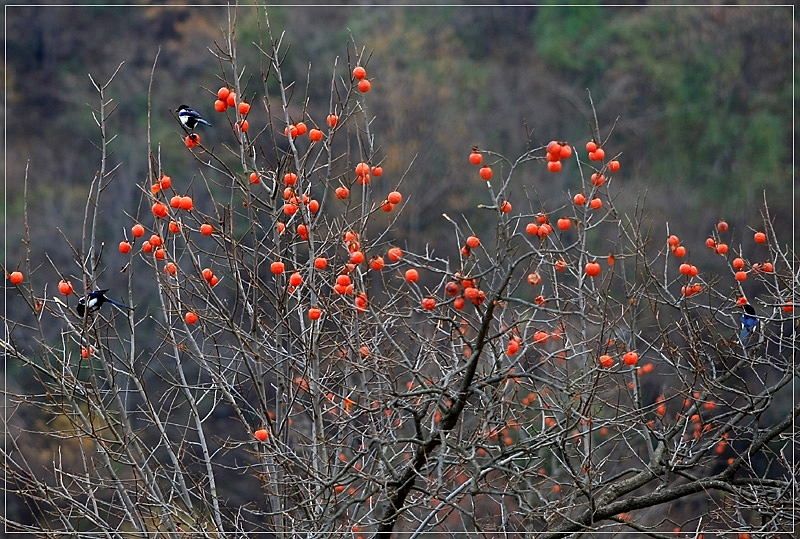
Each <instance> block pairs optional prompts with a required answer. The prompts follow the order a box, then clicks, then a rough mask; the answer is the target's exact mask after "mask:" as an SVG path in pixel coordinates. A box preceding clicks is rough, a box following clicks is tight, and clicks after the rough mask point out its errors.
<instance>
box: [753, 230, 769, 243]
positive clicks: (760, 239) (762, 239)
mask: <svg viewBox="0 0 800 539" xmlns="http://www.w3.org/2000/svg"><path fill="white" fill-rule="evenodd" d="M753 240H755V242H756V243H767V235H766V234H764V233H763V232H756V233H755V234H753Z"/></svg>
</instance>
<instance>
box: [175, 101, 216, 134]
mask: <svg viewBox="0 0 800 539" xmlns="http://www.w3.org/2000/svg"><path fill="white" fill-rule="evenodd" d="M178 119H179V120H180V121H181V125H182V126H183V127H184V128H188V129H189V131H194V128H195V127H197V124H204V125H207V126H208V127H211V124H210V123H208V122H207V121H205V120H204V119H203V117H202V116H200V113H199V112H197V111H196V110H194V109H193V108H191V107H188V106H186V105H181V106H180V107H178Z"/></svg>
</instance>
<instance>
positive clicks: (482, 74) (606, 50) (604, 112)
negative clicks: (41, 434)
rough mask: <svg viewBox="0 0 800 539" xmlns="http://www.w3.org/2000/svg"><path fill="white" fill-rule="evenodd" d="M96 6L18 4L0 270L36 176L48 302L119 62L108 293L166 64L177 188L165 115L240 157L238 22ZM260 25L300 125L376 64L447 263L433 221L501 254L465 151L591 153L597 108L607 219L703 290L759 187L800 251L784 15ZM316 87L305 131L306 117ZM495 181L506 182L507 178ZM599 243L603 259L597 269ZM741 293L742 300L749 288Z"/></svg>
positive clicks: (258, 105) (419, 236) (255, 62)
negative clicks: (223, 98)
mask: <svg viewBox="0 0 800 539" xmlns="http://www.w3.org/2000/svg"><path fill="white" fill-rule="evenodd" d="M97 4H98V5H96V6H84V7H57V6H47V7H44V6H35V5H31V6H15V7H7V8H6V26H5V31H6V35H5V39H6V47H7V49H6V52H7V54H6V63H5V66H4V69H5V76H6V80H7V84H6V101H7V106H6V108H5V110H4V115H5V121H6V128H7V131H6V140H5V143H6V153H5V156H4V158H5V161H4V162H3V166H4V167H5V172H6V205H4V207H3V218H4V222H5V232H6V236H5V237H6V241H7V244H6V246H5V248H6V255H7V256H6V260H5V264H6V266H7V268H8V269H9V271H12V270H13V269H16V268H17V266H18V265H19V264H23V263H24V259H25V247H24V245H23V243H22V242H21V241H20V240H21V239H22V238H23V237H24V233H25V232H24V222H23V214H22V211H23V178H24V171H25V167H26V163H28V162H29V163H30V165H29V167H30V168H29V182H28V211H29V215H30V227H31V228H30V234H31V240H32V248H33V250H34V258H33V260H32V266H33V267H39V270H38V271H37V274H36V275H35V276H34V277H33V280H34V285H35V286H37V290H39V291H40V290H41V287H42V286H43V285H44V284H45V283H49V292H48V295H51V296H52V295H53V294H54V293H55V290H54V288H55V284H56V283H57V282H58V279H59V277H58V275H57V273H56V272H55V271H53V269H52V267H51V266H50V264H49V262H47V260H46V258H45V254H46V255H48V256H49V258H50V259H51V260H52V261H53V262H54V263H55V265H56V266H58V267H59V269H60V270H61V271H62V272H63V273H64V274H66V275H68V276H70V277H72V278H73V279H74V278H75V276H76V275H78V274H77V273H76V269H77V266H75V264H74V262H73V260H72V253H71V251H70V250H69V247H68V246H67V245H66V243H65V242H64V240H63V239H62V237H61V235H60V233H59V230H60V231H63V233H64V234H65V235H66V236H67V237H69V238H70V239H71V240H72V241H73V242H77V243H78V245H79V244H80V235H81V230H82V223H83V215H84V208H85V204H86V196H87V191H88V186H89V185H90V183H91V180H92V178H93V177H94V175H95V174H96V172H97V169H98V167H99V158H100V155H99V152H98V151H97V150H96V148H95V146H94V144H97V143H98V140H99V132H98V129H97V128H96V126H95V124H94V121H93V119H92V116H91V112H90V108H89V107H90V106H91V107H95V108H96V107H97V104H98V96H97V94H96V92H95V91H94V90H93V88H92V86H91V82H90V80H89V77H88V74H91V75H92V77H93V78H94V79H95V80H96V81H98V82H101V83H102V82H105V81H106V80H107V79H108V77H109V76H110V75H111V74H112V73H113V72H114V70H115V69H116V68H117V66H118V65H119V64H120V62H124V66H123V67H122V69H121V70H120V72H119V74H118V75H117V77H116V79H115V81H114V83H113V85H112V86H111V87H110V88H109V90H108V93H107V96H108V97H110V98H113V99H114V103H115V104H117V105H118V108H117V110H116V111H115V113H114V114H113V116H112V117H111V119H110V122H109V129H110V133H111V134H118V138H117V139H116V140H115V141H114V142H113V143H112V145H111V148H112V150H113V155H112V156H111V159H110V161H111V162H110V167H113V166H116V165H117V164H121V165H120V166H119V168H118V169H117V171H116V173H115V177H114V180H113V182H112V183H111V187H110V188H109V192H108V193H106V194H105V195H104V196H103V201H104V204H103V212H102V222H101V223H100V227H99V229H98V231H97V232H98V242H105V244H106V249H105V252H104V255H103V261H104V265H105V266H106V267H107V268H108V271H106V273H104V274H103V275H102V277H101V280H102V283H100V284H101V285H102V288H111V289H113V290H123V289H124V288H125V286H126V277H125V276H124V275H121V274H120V273H119V272H118V268H120V267H122V266H123V264H124V263H125V262H126V261H127V258H128V257H127V256H123V255H120V254H119V253H118V252H117V250H116V246H117V243H118V242H119V241H120V240H121V239H122V238H123V234H124V232H125V231H126V230H130V226H131V225H132V224H133V221H134V220H135V219H137V217H140V218H142V221H143V222H144V223H145V224H147V223H148V222H150V221H149V220H150V219H152V218H151V217H150V215H149V211H150V210H149V203H147V202H146V199H144V198H143V197H142V194H141V190H140V189H141V186H143V185H145V182H146V179H147V166H148V154H147V138H146V121H147V88H148V83H149V79H150V71H151V69H152V66H153V61H154V58H155V56H156V53H157V51H158V49H159V47H160V48H161V52H160V56H159V59H158V64H157V66H156V71H155V78H154V85H153V94H152V102H153V115H152V141H153V145H154V148H153V149H154V150H155V151H157V152H160V155H161V159H162V163H163V165H164V167H165V172H166V173H167V174H169V175H170V176H172V178H173V183H174V184H176V185H181V186H184V187H185V186H187V185H190V182H192V181H195V182H197V181H201V179H200V178H199V176H198V170H199V167H198V164H197V162H196V161H195V160H194V158H193V157H192V156H191V155H190V154H189V152H188V151H187V150H186V148H185V146H184V144H183V141H182V132H181V131H180V129H179V127H178V125H177V123H176V121H175V119H174V118H173V116H172V114H171V113H170V109H172V110H174V109H175V108H176V107H177V106H178V105H180V104H181V103H187V104H190V105H191V106H193V107H195V108H197V109H198V110H199V111H200V112H201V113H202V114H204V116H206V117H207V118H208V119H209V120H210V121H211V122H212V123H213V124H214V128H213V129H205V130H203V131H202V136H203V141H204V143H205V144H206V145H208V146H213V147H214V148H215V149H221V147H222V145H223V144H226V143H227V144H230V143H232V142H233V140H234V139H233V135H232V133H231V131H230V126H229V124H228V122H227V120H226V119H225V118H224V117H223V116H222V115H219V114H217V113H215V112H214V110H213V101H214V97H213V95H212V93H211V92H212V91H213V92H215V91H216V89H217V88H218V87H219V86H221V85H222V84H223V83H224V82H225V81H224V80H222V79H221V78H220V71H219V63H218V62H217V60H216V59H215V58H214V57H213V55H212V54H211V53H210V52H209V48H212V49H213V48H214V46H215V45H214V42H215V41H217V42H220V43H222V42H223V32H222V30H223V29H227V25H228V10H227V9H226V8H224V7H220V6H191V7H188V6H180V5H175V6H155V5H145V4H143V5H140V6H128V7H121V6H111V5H100V2H98V3H97ZM236 16H237V21H236V37H237V42H238V56H239V64H240V66H242V67H244V68H245V77H244V81H249V83H248V86H247V92H246V98H247V99H248V100H249V101H250V102H251V103H253V104H254V106H253V109H252V111H251V113H250V125H251V129H250V132H251V134H253V133H256V132H258V131H260V130H261V128H262V127H263V126H264V125H265V123H266V120H267V117H266V111H265V108H264V106H263V97H264V88H265V86H264V83H263V81H262V80H261V76H260V73H261V66H262V63H263V59H262V58H261V57H260V56H259V52H258V50H257V48H256V47H255V46H253V45H252V43H253V42H256V43H259V42H264V41H266V40H267V39H268V38H267V37H266V33H265V32H264V28H263V27H264V11H263V9H257V8H255V7H252V6H242V7H239V9H238V12H237V13H236ZM269 19H270V24H271V27H272V29H273V32H281V31H285V32H286V37H285V38H284V43H290V44H291V49H290V51H289V54H288V56H287V61H286V63H285V64H284V70H285V71H284V76H285V78H286V79H288V80H290V81H292V80H294V81H297V85H296V86H295V89H294V92H295V93H294V97H293V103H294V108H293V110H292V114H293V119H294V120H295V121H299V120H300V119H304V120H305V121H306V122H307V123H310V124H314V123H316V124H323V125H324V119H325V116H326V115H327V114H328V112H329V103H330V96H329V92H330V82H331V72H332V71H331V70H332V68H333V64H334V60H335V59H336V58H337V57H338V58H339V60H338V65H339V67H338V69H337V73H338V75H339V76H345V77H349V69H348V67H347V62H348V61H352V60H353V57H352V53H353V50H354V47H353V41H354V42H355V46H356V47H357V48H358V49H359V50H360V49H361V47H365V51H366V55H367V56H369V57H370V59H369V63H368V65H367V72H368V76H369V77H370V79H371V80H372V91H371V92H370V93H369V94H367V95H366V102H367V106H368V107H369V112H370V114H371V115H374V116H375V121H374V123H373V125H372V132H373V133H375V134H376V142H377V144H378V145H379V146H380V147H381V149H380V151H379V153H378V157H379V158H380V159H382V160H383V166H384V175H383V177H381V178H380V179H379V180H376V181H375V182H374V185H375V188H376V190H377V192H378V193H386V192H388V191H390V190H391V189H392V188H394V186H395V183H396V182H397V181H398V180H399V178H400V177H401V175H402V174H403V173H404V172H405V170H406V168H407V167H408V164H409V163H410V162H411V161H412V160H414V163H413V166H412V168H411V169H410V173H409V174H408V176H407V178H406V179H405V181H404V183H403V185H402V187H401V191H402V192H403V193H404V195H405V197H406V199H407V200H409V204H408V206H407V207H406V210H405V211H406V213H405V214H404V216H403V217H402V218H401V219H400V220H399V221H398V223H397V230H396V235H395V237H396V238H397V239H398V240H397V243H398V244H400V245H404V246H407V247H408V248H410V249H414V250H418V249H421V248H424V246H425V245H426V244H430V245H431V247H432V248H433V250H434V251H435V252H436V253H437V254H439V255H442V256H450V255H455V254H456V253H457V252H458V248H459V246H458V245H457V244H456V243H455V242H454V239H453V235H452V229H451V228H450V227H448V226H441V225H442V224H443V220H442V217H441V213H442V212H443V211H445V212H447V213H448V214H450V215H451V216H458V215H461V214H464V215H465V216H467V217H468V218H469V219H470V222H471V224H472V225H473V227H474V229H475V230H476V231H479V232H480V233H482V234H485V235H486V236H490V235H491V234H492V233H493V231H492V228H491V223H492V222H493V220H494V216H493V215H490V214H489V213H487V212H486V211H485V210H478V209H476V206H477V205H478V204H480V203H487V202H488V200H487V196H486V195H487V194H486V190H485V189H486V187H485V184H484V182H482V181H481V180H479V178H478V173H477V170H476V168H475V167H473V166H472V165H470V164H469V163H468V160H467V156H468V154H469V151H470V148H471V146H472V145H473V144H476V145H478V146H480V147H481V148H485V149H488V150H492V151H495V152H498V153H501V154H503V155H505V156H507V157H509V158H511V159H512V160H513V159H514V158H515V157H516V156H518V155H519V154H521V153H522V152H524V151H526V149H529V148H536V147H539V146H542V145H545V144H547V142H548V141H550V140H552V139H557V140H565V141H569V142H570V143H571V144H573V145H575V146H576V147H578V148H579V149H582V148H583V146H584V144H585V143H586V141H587V140H589V139H590V138H591V136H592V133H591V130H590V124H591V123H592V117H591V110H590V106H589V100H588V93H587V90H589V91H590V92H591V95H592V97H593V99H594V103H595V105H596V107H597V113H598V120H599V122H600V126H601V131H602V134H603V136H606V135H607V134H608V131H609V129H610V128H611V127H612V126H615V127H614V132H613V135H612V137H611V139H610V142H609V143H608V144H607V145H606V146H605V149H606V155H607V156H613V155H616V154H617V153H618V152H622V155H621V157H620V161H621V162H622V170H621V171H620V172H619V173H617V174H615V176H614V181H613V185H612V186H611V191H612V193H614V194H615V196H616V197H617V198H616V203H617V205H618V206H619V207H620V208H622V209H623V210H624V211H626V212H628V213H629V214H633V212H634V209H635V207H636V205H637V204H639V203H642V199H643V200H644V201H643V206H644V208H645V218H646V220H647V221H648V224H649V225H650V226H652V227H653V228H652V235H653V238H654V240H653V245H652V247H653V248H654V249H658V248H660V247H661V246H663V241H664V238H665V235H666V231H665V228H664V223H665V221H668V222H669V225H670V232H672V233H675V234H677V235H679V236H680V237H681V239H682V240H683V243H684V244H685V245H686V246H687V248H688V249H689V252H690V256H691V261H692V263H694V264H696V265H698V266H699V267H701V268H702V271H703V272H704V273H706V272H708V273H710V274H714V273H717V274H723V273H725V272H727V269H726V267H725V262H724V260H722V259H721V257H719V256H715V255H713V254H712V253H711V251H710V250H708V249H706V248H705V246H704V240H705V238H706V237H707V236H708V235H709V234H710V233H711V231H712V228H713V226H714V224H715V223H716V222H717V221H718V220H719V219H723V218H724V219H726V220H727V221H728V222H729V223H730V225H731V229H732V234H731V236H730V238H731V241H730V244H731V249H732V251H733V252H736V253H738V251H739V248H740V242H741V243H742V245H743V246H744V249H745V250H744V252H743V255H744V256H745V257H748V256H750V255H751V253H750V252H748V249H751V248H752V240H751V238H752V231H751V230H750V228H749V227H754V228H761V227H762V225H761V215H760V211H761V210H762V206H763V197H764V195H763V194H764V192H765V191H766V194H767V200H768V203H769V206H770V212H771V218H772V219H773V222H774V226H775V229H776V232H777V233H778V235H779V238H780V239H781V240H782V241H783V242H791V241H793V239H794V237H795V233H794V230H793V207H794V202H795V200H794V190H793V186H792V172H793V171H792V166H793V161H792V154H793V148H792V132H793V122H794V118H793V103H792V80H793V77H794V71H793V70H794V66H793V62H792V52H793V51H792V38H793V34H794V29H795V26H796V22H795V21H794V20H793V19H792V10H791V7H770V6H756V7H753V6H749V7H745V6H711V7H697V8H694V7H685V6H680V7H678V6H675V7H664V6H647V5H636V6H633V5H631V6H624V7H603V6H589V7H555V6H526V7H522V6H486V7H457V6H442V7H378V6H361V5H342V6H329V7H297V6H293V7H288V6H285V7H271V8H269ZM348 51H349V54H350V58H348ZM309 65H310V75H309ZM307 77H309V85H308V92H309V95H308V98H309V109H308V113H309V117H307V118H301V115H300V111H301V108H300V107H301V104H302V102H303V98H304V95H303V94H304V92H305V86H306V78H307ZM269 89H270V90H272V94H271V99H273V100H275V102H277V100H276V95H277V94H276V93H274V88H273V87H272V86H269ZM278 122H279V124H280V119H278ZM270 145H271V141H270V140H269V139H268V138H265V139H264V146H265V147H266V148H267V149H269V148H270ZM542 153H543V152H542ZM233 162H235V160H233ZM243 172H244V171H243ZM505 172H507V171H505ZM503 176H504V171H502V170H501V167H499V166H497V167H496V168H495V177H503ZM580 185H581V183H580V177H579V176H578V173H577V169H576V167H575V165H574V163H569V164H566V166H565V167H564V169H563V170H562V172H560V173H558V174H551V173H549V172H547V171H546V168H545V166H544V164H543V163H531V164H528V165H526V166H525V167H523V168H522V169H521V170H520V171H519V174H518V175H517V176H516V177H515V179H514V181H513V182H512V184H511V192H510V193H509V198H510V200H511V201H512V203H513V204H514V212H515V213H517V212H521V213H528V212H532V213H536V212H539V211H541V210H544V211H547V212H548V213H549V212H553V214H552V216H553V217H554V218H557V217H558V216H559V215H558V208H559V207H561V206H562V205H563V204H565V203H567V202H568V201H569V200H570V199H571V195H573V194H575V193H576V192H577V191H579V190H580V189H581V187H580ZM198 190H200V191H201V190H202V189H198ZM189 191H191V188H189ZM567 193H571V194H569V195H567ZM376 196H377V195H376ZM527 197H530V199H531V200H532V201H534V204H533V205H532V206H531V207H527V202H526V198H527ZM489 241H491V238H486V237H484V243H487V242H489ZM601 241H602V240H601V239H599V238H598V245H597V246H596V248H597V251H598V253H599V254H605V253H604V251H603V249H605V247H604V246H603V244H602V242H601ZM26 277H28V278H30V276H26ZM710 278H711V277H710V276H709V279H710ZM79 280H80V278H79V277H78V279H77V281H75V282H76V287H75V288H76V293H80V290H81V287H80V285H79V284H77V283H78V282H79ZM745 284H746V287H745V289H746V292H747V293H748V295H749V294H750V291H748V290H747V286H753V285H752V284H751V283H749V282H748V283H745ZM141 286H142V287H143V288H142V296H141V297H140V298H139V299H141V303H140V304H138V305H137V307H138V306H141V305H142V304H145V305H146V302H147V295H148V294H149V295H150V297H151V298H152V297H154V296H155V291H153V290H148V289H147V287H148V286H149V287H151V288H152V283H151V282H143V283H142V284H141ZM753 292H754V293H755V292H757V291H753ZM114 296H115V297H119V295H118V294H115V295H114ZM8 297H9V299H11V295H9V296H8ZM7 308H8V313H7V314H8V318H9V319H12V320H17V319H18V318H15V316H16V314H15V313H16V312H17V311H19V312H20V313H22V312H24V311H25V307H24V305H22V304H21V302H17V301H10V302H9V304H8V306H7ZM137 311H138V309H137ZM28 313H29V311H28ZM23 318H24V316H23V314H20V315H19V319H23ZM56 329H57V328H54V330H56ZM140 335H141V332H140ZM8 368H9V371H8V372H9V375H10V376H9V381H11V380H13V384H14V387H13V388H9V389H12V390H14V391H24V388H25V386H26V384H28V383H29V382H30V381H27V380H26V379H25V377H24V376H21V374H22V373H21V372H19V371H18V370H15V369H14V367H13V366H8ZM26 376H27V375H26ZM31 387H34V386H31ZM44 460H45V461H46V460H47V457H46V456H45V458H44ZM242 494H244V495H245V497H246V494H245V493H242ZM9 516H12V517H13V515H9Z"/></svg>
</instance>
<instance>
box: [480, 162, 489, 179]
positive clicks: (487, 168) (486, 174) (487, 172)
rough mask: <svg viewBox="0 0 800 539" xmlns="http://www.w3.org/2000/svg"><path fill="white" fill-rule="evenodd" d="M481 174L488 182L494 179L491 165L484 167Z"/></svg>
mask: <svg viewBox="0 0 800 539" xmlns="http://www.w3.org/2000/svg"><path fill="white" fill-rule="evenodd" d="M479 173H480V175H481V178H483V179H484V180H486V181H489V180H491V179H492V167H490V166H489V165H483V166H482V167H481V169H480V171H479Z"/></svg>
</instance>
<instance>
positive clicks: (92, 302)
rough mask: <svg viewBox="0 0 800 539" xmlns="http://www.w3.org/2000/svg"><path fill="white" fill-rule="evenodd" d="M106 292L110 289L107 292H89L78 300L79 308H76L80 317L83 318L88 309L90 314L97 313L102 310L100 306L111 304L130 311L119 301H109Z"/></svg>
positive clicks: (106, 290)
mask: <svg viewBox="0 0 800 539" xmlns="http://www.w3.org/2000/svg"><path fill="white" fill-rule="evenodd" d="M106 292H108V289H107V288H106V289H105V290H95V291H94V292H89V295H88V296H86V297H84V298H81V299H79V300H78V306H77V307H76V308H75V309H76V310H77V311H78V314H79V315H80V316H83V313H84V312H85V311H86V307H87V306H88V307H89V312H90V313H91V312H92V311H96V310H97V309H99V308H100V306H101V305H102V304H103V303H105V302H109V303H110V304H111V305H116V306H117V307H119V308H120V309H130V307H128V306H127V305H123V304H122V303H120V302H118V301H114V300H113V299H109V298H107V297H106Z"/></svg>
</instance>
